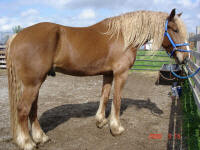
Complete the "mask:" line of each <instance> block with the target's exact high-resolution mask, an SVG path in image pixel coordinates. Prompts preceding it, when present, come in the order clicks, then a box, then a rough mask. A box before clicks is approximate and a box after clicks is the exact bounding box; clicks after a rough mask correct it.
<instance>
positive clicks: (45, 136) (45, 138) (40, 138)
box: [33, 133, 50, 144]
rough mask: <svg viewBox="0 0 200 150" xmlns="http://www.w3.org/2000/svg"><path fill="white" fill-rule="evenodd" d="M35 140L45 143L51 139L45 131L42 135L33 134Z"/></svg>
mask: <svg viewBox="0 0 200 150" xmlns="http://www.w3.org/2000/svg"><path fill="white" fill-rule="evenodd" d="M33 140H34V141H35V142H36V143H37V144H44V143H46V142H48V141H49V140H50V139H49V137H48V136H47V135H46V134H45V133H42V134H41V135H40V136H33Z"/></svg>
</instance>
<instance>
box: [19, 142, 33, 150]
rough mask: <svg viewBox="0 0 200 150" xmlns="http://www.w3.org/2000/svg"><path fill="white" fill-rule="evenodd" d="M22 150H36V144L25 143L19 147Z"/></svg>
mask: <svg viewBox="0 0 200 150" xmlns="http://www.w3.org/2000/svg"><path fill="white" fill-rule="evenodd" d="M20 147H21V149H22V150H34V149H35V148H36V144H35V143H34V142H32V141H31V142H27V143H25V144H24V145H22V146H20Z"/></svg>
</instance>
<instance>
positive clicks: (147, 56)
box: [132, 50, 173, 70]
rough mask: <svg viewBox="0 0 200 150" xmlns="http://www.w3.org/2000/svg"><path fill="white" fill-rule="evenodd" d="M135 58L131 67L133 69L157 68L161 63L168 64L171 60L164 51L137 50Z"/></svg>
mask: <svg viewBox="0 0 200 150" xmlns="http://www.w3.org/2000/svg"><path fill="white" fill-rule="evenodd" d="M141 55H142V56H141ZM163 56H164V57H163ZM136 59H137V61H136V62H135V64H134V66H133V67H132V68H133V69H155V70H159V69H160V68H161V66H162V65H163V64H169V61H170V60H171V61H173V59H171V58H169V57H168V55H167V54H166V52H165V51H155V52H152V51H144V50H138V52H137V57H136ZM139 60H151V61H139ZM152 61H155V62H152ZM156 61H167V62H156Z"/></svg>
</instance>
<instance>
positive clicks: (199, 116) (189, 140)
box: [181, 80, 200, 150]
mask: <svg viewBox="0 0 200 150" xmlns="http://www.w3.org/2000/svg"><path fill="white" fill-rule="evenodd" d="M182 88H183V94H182V96H181V104H182V111H183V116H184V117H183V137H184V138H185V142H186V144H187V146H188V150H199V149H200V112H199V110H198V108H197V105H196V104H195V100H194V98H193V94H192V90H191V89H190V86H189V82H188V80H185V81H184V82H183V83H182Z"/></svg>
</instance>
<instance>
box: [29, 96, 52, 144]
mask: <svg viewBox="0 0 200 150" xmlns="http://www.w3.org/2000/svg"><path fill="white" fill-rule="evenodd" d="M38 95H39V93H38ZM38 95H37V96H36V99H35V101H34V102H33V104H32V108H31V111H30V114H29V118H30V122H31V128H32V137H33V140H34V141H35V142H36V143H45V142H47V141H48V140H49V137H48V136H46V134H45V133H44V132H43V131H42V129H41V127H40V123H39V121H38V118H37V102H38Z"/></svg>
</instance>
